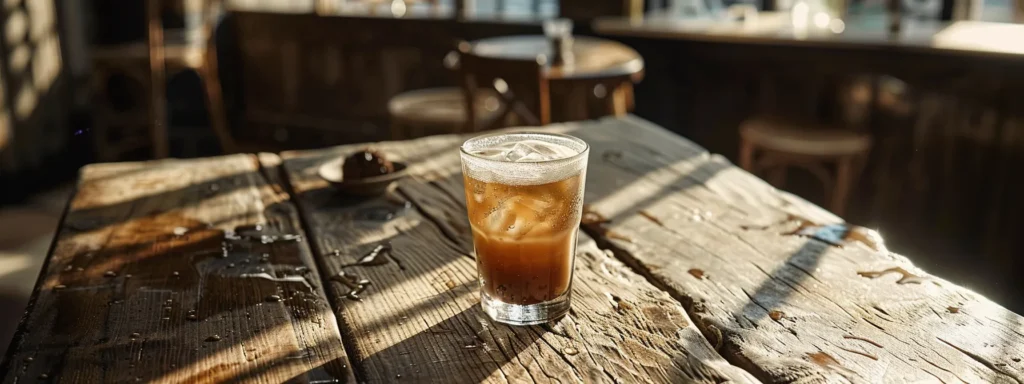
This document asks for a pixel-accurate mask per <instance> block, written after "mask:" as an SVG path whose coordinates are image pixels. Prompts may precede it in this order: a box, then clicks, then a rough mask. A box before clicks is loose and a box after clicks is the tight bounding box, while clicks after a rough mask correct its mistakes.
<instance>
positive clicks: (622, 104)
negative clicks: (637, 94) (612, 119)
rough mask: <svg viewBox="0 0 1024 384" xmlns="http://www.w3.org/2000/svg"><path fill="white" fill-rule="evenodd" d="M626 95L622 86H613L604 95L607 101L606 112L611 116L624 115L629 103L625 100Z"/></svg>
mask: <svg viewBox="0 0 1024 384" xmlns="http://www.w3.org/2000/svg"><path fill="white" fill-rule="evenodd" d="M626 96H627V95H626V89H625V87H624V86H618V87H615V89H613V90H612V91H611V92H610V93H609V94H607V95H605V101H606V102H607V103H608V112H610V113H611V115H612V116H625V115H626V113H628V112H627V109H628V108H629V105H628V102H627V101H626Z"/></svg>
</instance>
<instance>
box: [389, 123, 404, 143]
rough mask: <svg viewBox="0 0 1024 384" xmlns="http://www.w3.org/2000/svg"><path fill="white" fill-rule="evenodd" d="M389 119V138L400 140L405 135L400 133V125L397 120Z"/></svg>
mask: <svg viewBox="0 0 1024 384" xmlns="http://www.w3.org/2000/svg"><path fill="white" fill-rule="evenodd" d="M394 120H395V119H394V118H392V119H391V140H402V139H404V138H405V137H404V136H405V135H403V134H402V126H401V125H400V124H398V122H396V121H394Z"/></svg>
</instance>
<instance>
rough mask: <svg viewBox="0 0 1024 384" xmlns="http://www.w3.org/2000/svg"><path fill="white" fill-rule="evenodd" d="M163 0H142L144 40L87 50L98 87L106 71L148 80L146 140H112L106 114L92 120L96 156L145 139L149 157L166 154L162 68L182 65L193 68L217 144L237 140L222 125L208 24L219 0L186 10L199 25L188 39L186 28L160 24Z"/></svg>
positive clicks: (227, 147)
mask: <svg viewBox="0 0 1024 384" xmlns="http://www.w3.org/2000/svg"><path fill="white" fill-rule="evenodd" d="M163 1H164V0H146V28H147V35H148V38H147V41H146V42H135V43H127V44H121V45H115V46H109V47H96V48H95V49H94V51H93V59H94V65H95V71H94V80H95V81H97V82H99V83H100V84H99V85H98V88H99V89H100V90H104V88H103V85H102V84H105V82H106V81H107V79H108V77H109V76H110V75H111V74H113V73H121V74H124V75H127V76H128V77H129V78H132V79H134V80H136V81H139V82H140V83H142V84H146V85H148V91H149V92H148V93H149V98H148V99H149V100H148V101H149V106H148V108H149V112H148V116H147V117H148V119H147V122H148V124H147V125H148V126H149V140H134V141H132V140H126V142H122V143H116V142H112V141H111V139H110V138H109V137H108V136H109V132H108V131H107V128H108V126H109V124H110V123H111V122H112V121H110V120H115V121H114V122H116V120H117V119H116V118H114V119H111V118H110V117H109V116H107V119H98V120H100V121H97V124H96V132H95V137H96V146H97V150H98V153H99V156H100V158H101V159H102V160H113V159H115V158H116V157H117V156H118V155H119V154H121V153H124V152H126V151H129V150H132V149H135V148H134V147H137V146H141V145H145V144H146V141H148V142H149V144H150V145H151V146H152V150H153V157H155V158H164V157H167V156H168V154H169V152H170V146H169V140H168V135H167V99H166V78H167V74H168V73H174V72H178V71H181V70H186V69H191V70H194V71H195V72H196V74H198V75H199V78H200V80H201V81H202V83H203V88H204V94H205V99H206V106H207V109H208V110H209V114H210V126H211V128H212V129H213V131H214V134H215V135H216V136H217V139H218V141H220V145H221V148H222V149H223V150H224V152H226V153H232V152H235V151H237V145H236V143H235V140H234V138H233V137H232V136H231V134H230V131H229V128H228V123H227V116H226V110H225V107H224V100H223V97H222V91H221V85H220V78H219V76H218V74H217V49H216V44H215V41H214V38H215V36H214V33H213V29H214V27H215V25H216V16H217V15H216V8H217V6H218V5H219V4H218V3H219V1H217V0H199V2H198V4H200V6H201V9H199V10H186V12H188V11H198V12H200V17H201V18H202V26H201V28H200V30H199V31H198V33H197V38H195V39H188V36H187V33H188V32H190V31H165V30H164V27H163V22H162V20H161V10H162V9H163V7H162V2H163ZM190 40H191V41H190ZM147 69H148V71H147ZM101 114H102V113H101ZM108 115H109V114H108ZM104 120H106V121H104ZM129 120H130V119H129ZM123 141H124V140H123Z"/></svg>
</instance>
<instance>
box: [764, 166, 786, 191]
mask: <svg viewBox="0 0 1024 384" xmlns="http://www.w3.org/2000/svg"><path fill="white" fill-rule="evenodd" d="M768 183H769V184H771V185H772V186H774V187H775V188H780V189H781V188H782V187H783V186H784V185H786V166H785V165H778V166H776V167H775V169H772V170H771V171H769V172H768Z"/></svg>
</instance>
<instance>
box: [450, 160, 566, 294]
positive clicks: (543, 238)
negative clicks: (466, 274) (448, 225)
mask: <svg viewBox="0 0 1024 384" xmlns="http://www.w3.org/2000/svg"><path fill="white" fill-rule="evenodd" d="M581 179H582V178H581V176H580V175H579V174H577V175H574V176H571V177H569V178H567V179H564V180H560V181H556V182H552V183H546V184H539V185H507V184H501V183H487V182H483V181H479V180H476V179H473V178H472V177H469V176H465V177H464V180H465V185H466V200H467V204H466V206H467V208H468V210H469V221H470V224H471V226H472V227H473V245H474V247H475V248H476V257H477V267H478V270H479V272H480V283H481V286H482V288H483V291H484V293H486V294H488V295H490V296H491V297H492V298H494V299H497V300H500V301H502V302H505V303H509V304H519V305H529V304H537V303H541V302H545V301H549V300H552V299H555V298H557V297H559V296H561V295H562V294H564V293H565V292H566V291H568V289H569V283H570V281H572V266H573V257H574V256H575V252H576V233H577V229H578V228H579V225H578V224H579V220H580V217H579V216H580V206H581V205H582V200H583V199H582V196H583V191H582V190H581V187H582V185H581Z"/></svg>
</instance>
